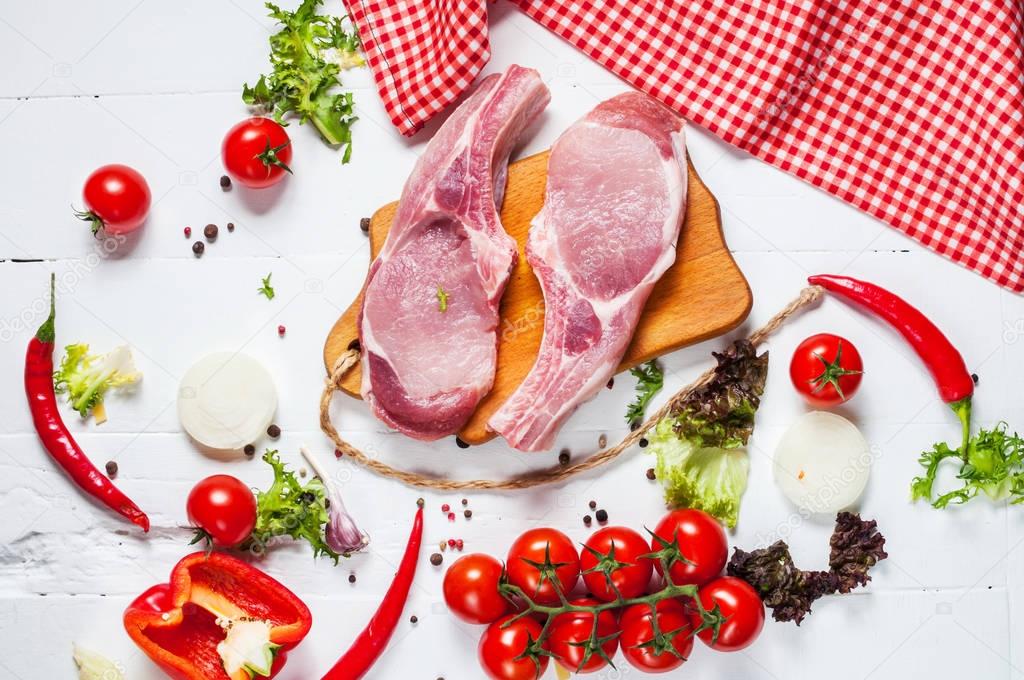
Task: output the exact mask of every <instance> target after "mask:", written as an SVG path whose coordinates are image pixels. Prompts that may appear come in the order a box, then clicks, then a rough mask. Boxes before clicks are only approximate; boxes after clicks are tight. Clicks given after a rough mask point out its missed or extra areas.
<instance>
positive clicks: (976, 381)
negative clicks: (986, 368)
mask: <svg viewBox="0 0 1024 680" xmlns="http://www.w3.org/2000/svg"><path fill="white" fill-rule="evenodd" d="M971 380H973V381H974V384H975V385H977V384H978V374H977V373H971Z"/></svg>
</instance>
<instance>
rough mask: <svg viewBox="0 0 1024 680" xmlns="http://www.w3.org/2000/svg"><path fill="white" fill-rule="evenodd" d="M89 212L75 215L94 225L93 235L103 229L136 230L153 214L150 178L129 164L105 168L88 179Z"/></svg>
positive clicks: (116, 231) (85, 198)
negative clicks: (148, 182)
mask: <svg viewBox="0 0 1024 680" xmlns="http://www.w3.org/2000/svg"><path fill="white" fill-rule="evenodd" d="M82 200H83V201H85V210H84V211H82V212H77V211H76V212H75V216H76V217H78V218H79V219H82V220H85V221H87V222H91V223H92V233H94V234H95V233H96V232H98V231H99V230H100V229H102V230H103V231H105V232H106V233H108V234H127V233H129V232H132V231H135V230H136V229H138V228H139V227H141V226H142V223H143V222H145V221H146V216H147V215H149V204H150V200H151V197H150V193H149V185H148V184H146V179H145V178H144V177H143V176H142V175H140V174H139V173H138V171H136V170H134V169H132V168H129V167H128V166H127V165H119V164H116V163H115V164H113V165H104V166H103V167H101V168H97V169H96V170H94V171H93V173H92V174H91V175H89V176H88V177H87V178H86V180H85V187H84V188H83V189H82Z"/></svg>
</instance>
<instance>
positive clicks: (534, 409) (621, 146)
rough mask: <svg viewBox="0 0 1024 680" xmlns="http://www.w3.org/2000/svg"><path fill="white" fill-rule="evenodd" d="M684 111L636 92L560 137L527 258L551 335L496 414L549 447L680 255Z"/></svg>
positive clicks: (537, 447)
mask: <svg viewBox="0 0 1024 680" xmlns="http://www.w3.org/2000/svg"><path fill="white" fill-rule="evenodd" d="M686 189H687V167H686V147H685V142H684V138H683V121H682V120H681V119H680V118H678V117H677V116H676V115H675V114H673V113H672V112H671V111H669V110H668V109H666V108H665V107H663V106H662V105H661V104H659V103H657V102H656V101H654V100H653V99H651V98H650V97H648V96H646V95H643V94H640V93H637V92H629V93H626V94H622V95H619V96H617V97H613V98H612V99H609V100H608V101H605V102H603V103H601V104H599V105H598V106H597V108H595V109H594V110H593V111H591V112H590V113H589V114H587V115H586V116H585V117H584V118H582V119H581V120H579V121H577V122H576V123H574V124H573V126H572V127H570V128H569V129H568V130H566V131H565V132H564V133H563V134H562V136H561V137H559V138H558V140H557V141H556V142H555V145H554V146H553V147H552V149H551V157H550V158H549V160H548V184H547V190H546V194H545V199H544V207H543V209H542V210H541V211H540V213H539V214H538V215H537V217H535V218H534V220H533V224H532V225H531V227H530V235H529V238H528V241H527V246H526V258H527V260H528V261H529V263H530V265H531V266H532V267H533V270H534V273H536V275H537V277H538V278H539V279H540V283H541V288H542V289H543V291H544V305H545V308H544V338H543V340H542V341H541V347H540V352H539V354H538V356H537V361H536V363H535V364H534V365H533V368H532V369H530V373H529V374H528V375H527V376H526V379H525V380H524V381H523V383H522V384H521V385H520V386H519V387H518V388H517V389H516V391H515V392H514V393H513V394H512V396H511V397H509V398H508V400H507V401H506V402H505V403H504V404H503V405H502V407H501V408H500V409H499V410H498V411H497V412H496V413H495V414H494V415H493V416H491V419H490V420H489V421H488V427H490V428H491V429H492V430H494V431H496V432H498V433H499V434H500V435H501V436H503V437H504V438H505V439H506V440H507V441H508V443H509V444H511V445H512V446H513V447H515V448H517V449H520V450H522V451H541V450H544V449H548V448H550V447H551V446H552V445H553V444H554V439H555V435H556V434H557V433H558V430H559V428H560V427H561V426H562V424H563V423H564V422H565V420H566V419H567V418H568V417H569V416H570V415H571V414H572V412H573V411H574V410H575V409H576V407H577V406H579V405H580V404H581V403H583V402H584V401H586V400H587V399H590V398H591V397H592V396H594V395H595V394H596V393H597V392H598V391H599V390H600V389H601V388H602V387H603V386H604V385H605V384H606V383H607V382H608V379H609V378H611V377H612V375H614V374H615V369H616V368H617V367H618V365H619V362H620V361H621V360H622V357H623V355H624V354H625V352H626V348H627V347H628V345H629V342H630V339H631V338H632V337H633V331H634V330H635V328H636V324H637V320H638V319H639V317H640V312H641V311H642V310H643V307H644V303H645V302H646V301H647V297H648V296H649V295H650V293H651V290H652V289H653V288H654V284H655V283H657V281H658V279H660V278H661V275H662V274H664V273H665V271H666V270H667V269H668V268H669V267H670V266H671V265H672V263H673V262H674V261H675V257H676V241H677V239H678V237H679V229H680V226H681V225H682V221H683V215H684V213H685V210H686Z"/></svg>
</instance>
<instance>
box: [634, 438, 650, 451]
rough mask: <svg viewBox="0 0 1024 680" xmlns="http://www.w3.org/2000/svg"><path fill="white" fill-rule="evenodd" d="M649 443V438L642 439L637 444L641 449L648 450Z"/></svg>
mask: <svg viewBox="0 0 1024 680" xmlns="http://www.w3.org/2000/svg"><path fill="white" fill-rule="evenodd" d="M649 443H650V442H648V441H647V437H641V438H640V441H638V442H637V446H639V447H640V448H641V449H646V448H647V444H649Z"/></svg>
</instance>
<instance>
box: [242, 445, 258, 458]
mask: <svg viewBox="0 0 1024 680" xmlns="http://www.w3.org/2000/svg"><path fill="white" fill-rule="evenodd" d="M242 450H243V451H244V452H245V455H247V456H249V457H250V458H251V457H253V456H255V455H256V447H255V446H253V445H252V444H246V445H245V448H244V449H242Z"/></svg>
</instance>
